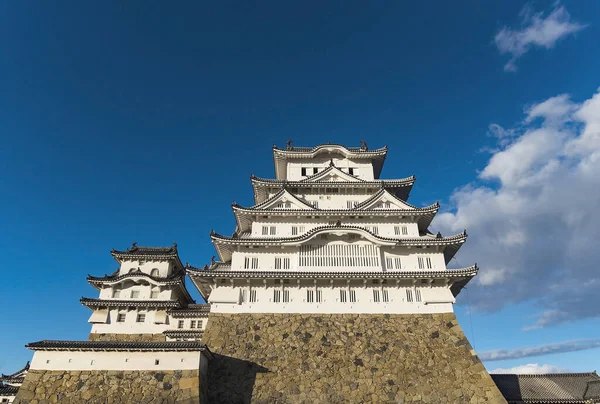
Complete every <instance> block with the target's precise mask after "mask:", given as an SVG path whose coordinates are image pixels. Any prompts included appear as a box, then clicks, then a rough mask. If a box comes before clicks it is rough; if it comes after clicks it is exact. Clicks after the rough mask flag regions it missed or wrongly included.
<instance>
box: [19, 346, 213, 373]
mask: <svg viewBox="0 0 600 404" xmlns="http://www.w3.org/2000/svg"><path fill="white" fill-rule="evenodd" d="M201 355H202V352H201V351H195V352H87V351H86V352H75V351H36V352H35V353H34V354H33V359H32V360H31V367H30V368H31V369H40V370H189V369H199V368H200V356H201ZM157 360H158V364H156V361H157Z"/></svg>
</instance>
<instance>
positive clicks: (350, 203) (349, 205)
mask: <svg viewBox="0 0 600 404" xmlns="http://www.w3.org/2000/svg"><path fill="white" fill-rule="evenodd" d="M356 205H358V201H346V208H348V209H353V208H355V207H356Z"/></svg>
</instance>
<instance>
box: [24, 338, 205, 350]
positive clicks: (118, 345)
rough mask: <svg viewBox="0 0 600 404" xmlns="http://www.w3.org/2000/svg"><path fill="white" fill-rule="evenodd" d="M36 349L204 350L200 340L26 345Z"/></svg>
mask: <svg viewBox="0 0 600 404" xmlns="http://www.w3.org/2000/svg"><path fill="white" fill-rule="evenodd" d="M25 347H26V348H29V349H32V350H34V351H37V350H40V351H45V350H48V351H56V350H58V351H95V350H101V351H202V350H207V349H208V348H207V347H206V345H204V344H202V343H201V342H198V341H170V342H129V341H54V340H43V341H38V342H31V343H29V344H27V345H25Z"/></svg>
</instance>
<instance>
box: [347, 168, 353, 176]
mask: <svg viewBox="0 0 600 404" xmlns="http://www.w3.org/2000/svg"><path fill="white" fill-rule="evenodd" d="M348 174H350V175H354V167H348Z"/></svg>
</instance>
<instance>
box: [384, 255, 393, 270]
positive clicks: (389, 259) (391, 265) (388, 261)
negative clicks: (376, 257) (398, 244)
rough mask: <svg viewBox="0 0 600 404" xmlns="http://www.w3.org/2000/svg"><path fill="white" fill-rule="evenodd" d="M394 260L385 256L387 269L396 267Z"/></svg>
mask: <svg viewBox="0 0 600 404" xmlns="http://www.w3.org/2000/svg"><path fill="white" fill-rule="evenodd" d="M392 262H393V261H392V258H391V257H386V258H385V267H386V268H387V269H394V266H393V264H392Z"/></svg>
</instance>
